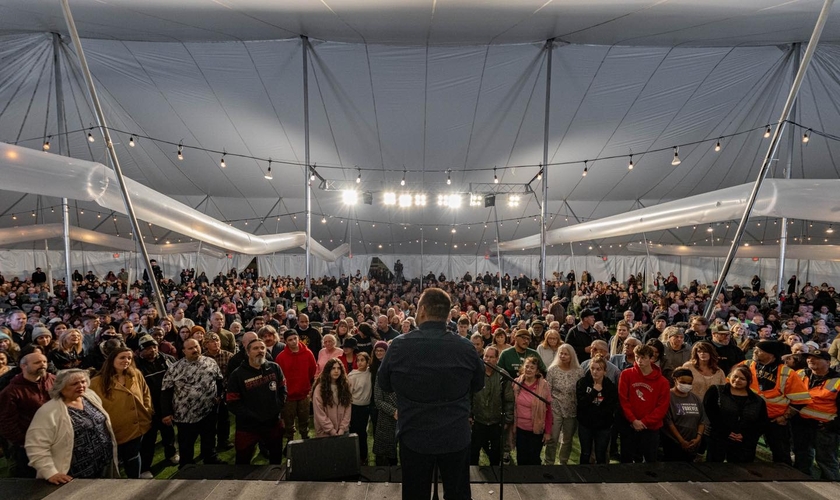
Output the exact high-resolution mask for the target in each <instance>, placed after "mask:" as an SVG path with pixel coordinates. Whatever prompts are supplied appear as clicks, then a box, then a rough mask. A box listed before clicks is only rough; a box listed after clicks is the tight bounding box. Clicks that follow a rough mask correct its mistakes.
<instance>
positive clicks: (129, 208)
mask: <svg viewBox="0 0 840 500" xmlns="http://www.w3.org/2000/svg"><path fill="white" fill-rule="evenodd" d="M61 8H62V10H63V11H64V19H65V21H67V29H68V30H69V31H70V38H71V39H72V40H73V46H74V47H75V49H76V56H77V57H78V58H79V65H80V66H81V68H82V74H83V75H84V77H85V82H86V83H87V87H88V92H89V93H90V100H91V101H92V103H93V108H94V111H96V121H97V125H98V126H99V129H100V130H101V131H102V135H103V136H104V138H105V146H106V148H107V149H108V155H109V156H110V158H111V163H112V164H113V167H114V174H115V176H116V178H117V182H118V184H119V186H120V192H121V193H122V199H123V203H125V212H126V215H128V220H129V221H130V222H131V227H132V229H133V230H134V234H135V238H136V241H137V244H138V245H140V251H141V252H142V253H143V260H144V262H143V264H144V265H145V266H146V271H147V272H148V274H149V278H150V279H149V281H150V282H151V285H152V291H153V293H154V295H155V305H156V307H157V309H158V314H159V315H160V317H163V316H164V315H165V314H166V305H165V304H164V302H163V296H162V295H161V294H160V288H159V287H158V282H157V280H156V279H155V274H154V271H153V270H152V263H151V262H150V258H149V251H148V250H147V249H146V243H145V242H144V241H143V235H142V233H140V224H139V223H138V222H137V217H136V216H135V214H134V206H133V205H132V204H131V196H130V195H129V193H128V189H127V188H126V185H125V178H124V177H123V173H122V167H120V160H119V158H117V150H116V149H114V142H113V141H112V140H111V131H110V130H109V129H108V124H107V123H106V121H105V113H104V111H103V110H102V104H101V103H100V102H99V97H98V96H97V95H96V86H94V84H93V76H92V75H91V74H90V68H88V64H87V58H85V53H84V51H83V50H82V40H81V39H80V38H79V32H78V31H76V22H75V21H73V13H72V12H70V5H69V3H68V0H61ZM65 221H66V219H65ZM65 224H66V222H65ZM68 272H69V268H68Z"/></svg>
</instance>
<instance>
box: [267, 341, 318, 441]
mask: <svg viewBox="0 0 840 500" xmlns="http://www.w3.org/2000/svg"><path fill="white" fill-rule="evenodd" d="M283 340H284V341H285V343H286V348H285V349H283V350H282V351H280V354H278V355H277V358H276V359H275V360H274V362H275V363H277V364H278V365H280V369H281V370H283V376H284V377H285V378H286V387H287V389H288V396H287V397H286V404H285V405H283V423H284V426H285V429H286V433H285V435H286V439H287V440H288V441H291V440H292V439H294V436H295V419H297V424H298V430H299V431H300V436H301V438H303V439H308V438H309V399H310V398H309V393H310V391H311V390H312V381H313V380H314V379H315V369H316V367H317V363H316V362H315V356H314V355H313V354H312V351H310V350H309V349H308V348H307V347H306V346H305V345H304V344H303V342H301V341H300V337H299V336H298V332H297V330H295V329H290V330H286V331H285V333H284V334H283Z"/></svg>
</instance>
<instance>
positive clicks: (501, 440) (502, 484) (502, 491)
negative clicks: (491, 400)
mask: <svg viewBox="0 0 840 500" xmlns="http://www.w3.org/2000/svg"><path fill="white" fill-rule="evenodd" d="M481 362H482V363H484V366H486V367H488V368H490V369H492V370H493V371H494V372H496V373H498V374H499V375H500V376H501V377H502V380H501V387H502V390H501V391H499V392H500V395H499V396H500V397H501V399H502V406H501V417H502V419H501V426H502V432H501V436H500V437H499V452H500V456H501V457H502V459H501V461H500V463H499V500H504V499H505V459H504V452H505V419H506V418H507V413H506V412H505V381H507V382H510V383H513V384H516V385H518V386H519V387H520V388H521V389H524V390H525V391H527V392H529V393H531V395H532V396H534V397H535V398H537V399H539V400H540V401H542V402H543V403H545V404H546V405H547V406H548V405H550V404H551V403H550V402H549V401H548V400H547V399H545V398H544V397H542V396H540V395H539V394H537V393H536V392H534V391H532V390H531V389H529V388H528V387H525V385H523V384H522V383H520V382H519V381H518V380H516V379H515V378H513V377H511V376H510V374H508V372H506V371H505V370H503V369H501V368H499V367H498V366H496V365H491V364H489V363H487V362H486V361H484V360H483V359H482V360H481ZM515 404H516V402H515V401H514V405H515ZM513 425H516V422H513Z"/></svg>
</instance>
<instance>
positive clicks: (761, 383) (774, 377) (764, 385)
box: [743, 340, 811, 465]
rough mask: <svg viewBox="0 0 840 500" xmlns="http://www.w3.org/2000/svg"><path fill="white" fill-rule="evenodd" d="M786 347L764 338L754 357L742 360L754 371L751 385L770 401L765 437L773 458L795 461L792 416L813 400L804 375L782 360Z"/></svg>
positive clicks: (777, 460) (754, 352)
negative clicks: (792, 451)
mask: <svg viewBox="0 0 840 500" xmlns="http://www.w3.org/2000/svg"><path fill="white" fill-rule="evenodd" d="M786 347H787V346H785V345H784V344H782V343H781V342H779V341H776V340H762V341H761V342H759V343H758V345H756V346H755V349H754V350H753V359H752V360H747V361H744V363H743V364H744V365H745V366H747V367H748V368H749V369H750V371H751V372H752V376H753V381H752V384H751V385H750V389H752V391H753V392H755V393H756V394H758V395H759V396H761V397H762V398H764V401H765V402H766V403H767V417H768V418H769V419H770V424H769V425H768V426H767V430H766V431H765V433H764V441H765V442H766V443H767V446H769V447H770V451H771V452H772V453H773V461H774V462H778V463H785V464H788V465H793V461H792V460H791V459H790V451H791V443H790V426H789V424H790V420H791V419H792V418H793V416H794V415H795V414H796V413H798V412H799V411H800V410H801V409H802V408H805V407H806V406H807V405H808V404H809V403H811V396H810V395H809V394H808V388H807V387H806V386H805V383H804V382H802V379H801V378H799V377H798V376H797V375H796V372H794V371H793V370H791V369H790V368H788V367H787V366H786V365H785V364H784V363H783V362H782V355H783V354H784V353H785V348H786Z"/></svg>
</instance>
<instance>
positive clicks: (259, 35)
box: [0, 0, 840, 261]
mask: <svg viewBox="0 0 840 500" xmlns="http://www.w3.org/2000/svg"><path fill="white" fill-rule="evenodd" d="M277 4H278V3H277V2H267V1H260V0H242V1H238V2H232V3H226V4H224V5H222V4H219V3H216V2H210V1H204V0H189V1H184V2H177V5H173V4H172V2H162V1H159V0H152V1H148V2H143V3H142V5H134V4H130V3H128V2H122V1H117V2H109V3H107V4H102V3H101V2H96V1H93V0H79V1H74V2H71V7H72V8H73V10H74V13H75V17H76V20H77V23H78V25H79V29H80V33H81V35H82V37H83V40H82V43H83V45H84V47H85V51H86V53H87V56H88V60H89V63H90V65H91V71H92V73H93V75H94V78H95V80H96V84H97V86H98V89H99V94H100V98H101V99H102V100H103V104H104V107H105V110H106V114H107V117H108V123H109V124H110V126H111V128H112V133H113V135H114V137H115V140H116V142H118V144H117V150H118V154H119V156H120V160H121V163H122V166H123V169H124V171H125V174H126V176H127V177H129V178H131V179H134V180H136V181H137V182H139V183H141V184H143V185H145V186H148V187H150V188H152V189H153V190H155V191H158V192H160V193H162V194H163V195H166V196H168V197H171V198H173V199H174V200H177V201H178V202H181V203H183V204H185V205H188V206H190V207H192V208H194V209H195V210H197V211H199V212H201V213H203V214H206V215H207V216H209V217H211V218H214V219H217V220H219V221H222V222H227V223H230V224H232V225H233V226H234V227H235V228H237V229H239V230H242V231H245V232H247V233H252V234H255V235H257V236H265V235H270V234H277V233H291V232H295V231H301V230H303V210H304V200H303V192H304V182H305V179H306V177H307V176H306V173H305V168H304V167H303V156H304V153H303V144H304V141H303V129H304V117H303V106H302V97H303V93H304V89H303V75H302V67H303V64H302V63H303V61H302V53H303V51H302V42H301V40H300V38H299V35H308V36H310V37H311V40H310V43H311V47H310V52H309V54H310V56H309V60H308V62H309V96H310V115H311V116H310V134H311V139H310V140H311V151H312V153H311V163H312V164H314V165H316V170H317V173H318V175H319V176H321V177H322V178H323V179H326V180H327V181H329V182H328V184H329V185H335V186H340V185H341V183H347V184H350V185H353V184H354V182H353V181H354V180H355V179H356V177H357V176H358V175H359V173H361V176H362V183H361V184H359V188H360V189H361V190H364V191H370V192H372V193H373V199H374V202H373V205H372V206H366V205H357V206H355V207H352V208H350V207H347V206H346V205H344V204H343V203H342V199H341V193H339V192H337V191H329V190H321V189H317V184H319V183H320V181H318V182H316V183H315V184H316V188H315V189H313V200H314V202H313V212H314V215H313V237H314V239H315V240H316V241H317V242H319V243H320V244H321V245H323V246H324V247H326V248H327V249H329V250H332V249H334V248H336V247H338V246H339V245H341V244H343V243H350V245H351V247H352V249H351V252H352V253H354V254H360V255H362V254H364V255H391V256H393V255H417V254H420V253H421V240H422V253H424V254H434V255H442V256H444V255H471V256H476V257H478V258H480V259H484V256H485V255H488V254H490V255H493V256H494V257H495V250H496V248H495V243H494V240H495V239H496V229H497V228H496V224H495V223H496V218H498V220H499V221H500V222H501V223H500V224H499V226H498V231H499V235H500V239H501V241H512V240H517V239H519V238H522V237H527V236H531V235H534V234H537V233H538V230H539V222H538V217H537V216H538V214H539V208H538V203H541V202H542V199H541V198H542V196H541V191H542V185H541V181H540V180H536V179H534V178H535V176H536V174H537V173H538V171H539V167H538V164H539V163H540V162H541V160H542V148H543V132H544V130H543V123H544V113H545V106H544V98H545V77H546V66H545V57H544V55H545V51H544V40H546V39H548V38H553V37H556V38H557V39H558V44H557V46H556V48H555V49H554V51H553V70H552V75H551V78H552V79H551V81H552V85H551V95H552V101H551V108H550V110H549V115H550V120H549V135H548V144H549V148H548V149H549V163H550V166H549V167H548V171H549V199H548V201H547V204H548V212H549V214H551V215H552V217H551V220H550V221H549V229H558V228H563V227H567V226H570V225H573V224H575V223H577V222H585V221H591V220H594V219H600V218H603V217H608V216H613V215H616V214H621V213H625V212H628V211H630V210H633V209H638V208H641V207H649V206H651V205H656V204H659V203H662V202H668V201H674V200H677V201H678V200H682V199H683V198H686V197H688V196H694V195H702V194H704V193H708V192H711V191H715V190H718V189H722V188H727V187H733V186H738V185H741V184H744V183H747V182H751V181H752V180H753V179H754V177H755V175H756V173H757V171H758V168H759V166H760V161H761V159H762V158H763V155H764V153H765V151H766V144H767V140H766V139H764V138H763V132H764V129H765V128H766V127H767V126H768V124H772V122H773V121H774V120H775V119H776V118H777V115H778V112H779V109H780V108H781V104H782V101H783V99H784V97H785V95H786V92H787V89H788V87H789V85H790V82H791V79H792V74H793V71H794V70H795V68H794V67H793V65H794V57H793V49H792V46H791V45H790V44H791V43H795V42H802V41H805V40H807V37H808V35H809V33H810V30H811V28H812V27H813V23H814V21H815V20H816V15H817V12H818V10H819V8H820V6H821V4H822V2H819V1H799V2H789V1H785V2H782V1H774V2H767V1H766V0H761V1H759V0H748V1H743V2H738V3H737V4H736V5H732V4H731V2H723V1H718V0H714V1H708V2H689V1H671V2H654V1H642V0H635V1H632V0H623V1H620V2H611V3H609V5H602V3H601V2H558V1H555V2H545V1H540V2H528V1H526V2H515V3H513V4H509V3H506V2H479V1H478V0H469V1H459V2H440V1H439V2H418V1H414V0H405V1H401V2H399V3H397V2H392V3H388V2H385V3H383V2H372V1H369V0H362V1H357V2H344V1H340V2H332V1H326V2H315V1H311V0H295V1H291V2H282V3H280V4H281V5H277ZM833 12H834V16H833V17H831V18H830V19H829V23H828V25H827V26H826V30H825V33H824V36H823V43H822V44H821V45H820V47H819V48H818V49H817V53H816V56H815V59H814V61H813V63H812V67H811V70H810V72H809V74H808V76H807V77H806V80H805V83H804V85H803V88H802V91H801V93H800V98H799V107H798V110H797V113H796V114H795V115H794V116H792V117H791V120H792V121H793V122H795V124H791V125H789V126H788V127H787V131H788V133H791V134H794V135H795V136H796V140H795V141H794V148H793V149H792V150H791V149H790V147H789V143H788V141H787V140H786V139H783V141H782V147H781V149H780V153H779V161H778V162H776V163H774V167H773V168H772V170H771V174H770V176H771V177H776V178H780V177H783V169H784V168H785V166H786V165H787V162H788V158H790V161H791V164H792V169H791V177H792V178H794V179H837V178H838V177H840V168H838V166H837V161H836V158H837V153H838V152H840V151H838V146H840V145H839V144H838V142H837V137H835V136H834V135H832V133H833V132H832V131H834V130H836V129H837V128H838V126H840V106H838V103H837V102H836V95H838V90H840V88H838V85H840V78H839V77H840V47H838V46H836V45H834V44H833V42H837V41H840V21H837V19H838V17H837V14H840V7H835V8H834V11H833ZM0 14H2V15H0V34H4V35H5V36H3V37H2V38H0V61H2V64H0V141H2V142H7V143H13V144H19V145H21V146H25V147H30V148H33V149H41V147H42V145H43V142H44V140H45V138H46V137H50V138H51V144H52V149H51V150H50V152H52V153H55V152H56V146H57V143H58V141H57V138H56V134H57V130H58V126H57V122H56V110H55V107H56V96H55V83H54V81H53V71H54V67H53V53H52V39H51V35H50V34H49V32H59V33H64V32H66V28H65V26H64V20H63V18H62V17H61V12H60V9H59V8H58V5H57V4H55V3H54V2H46V1H35V2H32V1H29V2H22V1H18V0H10V1H8V2H4V4H3V5H2V6H0ZM208 42H217V43H208ZM800 50H804V47H802V48H800ZM59 59H60V61H61V63H60V64H61V65H62V71H63V77H64V78H63V89H64V92H63V96H62V97H63V99H64V101H65V103H66V108H67V115H66V124H67V129H68V130H70V131H72V132H71V133H70V134H69V136H68V137H69V140H70V152H69V153H70V155H71V156H73V157H76V158H80V159H85V160H90V161H95V162H100V163H104V164H106V165H107V158H106V156H107V155H106V154H105V149H104V146H103V144H102V141H101V136H100V135H99V133H98V131H96V130H93V131H92V133H93V135H94V136H95V139H97V140H96V142H93V143H91V142H89V141H88V140H87V135H88V133H89V132H91V127H92V126H93V124H94V123H95V120H94V118H93V114H92V112H91V108H90V106H89V103H88V101H87V98H86V96H87V94H86V91H85V89H84V86H83V85H81V77H80V73H79V69H78V65H77V64H76V60H75V55H74V54H73V51H72V49H71V48H70V47H69V46H68V45H67V39H66V38H63V39H62V49H61V52H60V58H59ZM809 129H811V130H810V132H809V133H810V138H811V140H810V141H809V142H808V143H807V145H806V144H803V143H802V142H801V141H800V137H801V135H802V134H803V133H804V132H806V131H808V130H809ZM131 137H133V138H134V139H135V143H136V147H130V146H129V144H128V142H129V138H131ZM721 137H723V139H722V140H721V143H722V150H721V151H720V152H715V151H714V146H715V143H716V142H717V141H718V139H719V138H721ZM179 144H182V145H183V146H184V149H183V151H184V159H183V161H180V160H178V159H177V158H176V156H175V153H176V151H177V149H178V145H179ZM677 145H679V146H681V147H680V149H679V154H680V157H681V159H682V163H681V164H680V165H678V166H672V165H671V163H670V160H671V158H672V156H673V151H672V147H673V146H677ZM208 150H209V151H208ZM223 151H226V152H227V153H228V154H227V156H226V168H222V167H221V166H220V165H219V160H220V158H221V156H222V152H223ZM630 154H633V155H634V156H633V161H634V164H635V168H634V169H633V170H632V171H630V170H628V169H627V163H628V159H629V155H630ZM238 155H241V156H238ZM269 159H271V160H272V165H273V172H274V179H273V180H272V181H267V180H266V179H264V177H263V176H264V173H265V170H266V168H267V166H268V160H269ZM584 160H587V163H586V165H587V168H588V175H587V176H586V177H582V176H581V172H582V171H583V168H584V163H583V162H584ZM494 173H495V174H497V175H498V177H499V178H500V180H501V183H500V185H499V186H500V187H493V176H494ZM403 176H405V178H406V182H407V184H406V186H405V187H404V188H401V187H400V180H401V179H402V178H403ZM447 177H451V180H452V184H451V185H448V184H447V183H446V180H447ZM532 180H533V182H532ZM529 183H530V189H532V190H533V191H534V192H535V193H537V194H533V193H530V194H528V193H527V189H528V188H525V187H524V186H526V185H528V184H529ZM501 186H506V187H505V189H513V190H522V191H525V192H526V193H525V194H523V196H522V201H521V202H520V204H519V205H518V206H515V207H510V206H508V203H507V197H506V196H505V195H504V194H499V195H498V196H497V200H496V204H497V213H496V212H494V211H493V210H492V209H489V208H484V207H483V206H482V207H469V206H466V205H467V204H466V203H465V206H462V207H461V208H459V209H457V210H456V209H442V208H440V207H438V206H436V205H435V198H436V196H437V194H439V193H449V192H461V193H470V192H488V191H492V190H502V187H501ZM0 187H2V186H0ZM387 190H392V191H396V192H398V193H399V192H403V191H405V192H410V193H418V192H424V193H427V194H428V195H429V199H428V202H429V204H428V205H427V206H426V207H425V208H411V209H401V208H395V207H385V206H383V205H382V199H381V195H382V193H383V192H384V191H387ZM2 195H3V196H2V197H0V227H14V226H18V225H26V224H30V223H36V222H37V223H39V224H42V223H57V222H59V221H60V213H59V212H60V211H59V210H57V209H55V208H56V207H57V206H58V203H59V199H58V198H55V197H52V196H45V195H35V194H27V193H23V192H11V191H3V192H2ZM66 195H67V197H68V198H70V199H71V200H75V199H76V198H77V197H76V196H74V193H66ZM465 201H466V199H465ZM812 201H813V202H814V203H819V202H820V200H812ZM71 203H72V208H73V210H72V218H71V222H72V224H73V225H74V226H78V227H81V228H84V229H89V230H94V231H97V232H101V233H106V234H108V235H112V236H121V237H125V236H128V234H129V233H130V232H131V229H130V227H129V225H128V221H127V219H126V218H125V217H123V216H121V215H120V214H116V213H112V212H111V211H110V210H107V209H103V208H102V207H100V206H98V205H95V204H92V203H90V202H85V201H71ZM54 209H55V211H53V210H54ZM32 214H34V217H32ZM322 218H323V220H324V222H323V223H322V222H321V220H322ZM115 219H116V220H115ZM758 224H760V225H758ZM144 226H145V224H144ZM828 228H829V224H828V222H827V221H826V219H820V220H816V221H811V220H804V219H797V220H796V221H794V224H793V225H791V226H790V234H791V237H792V238H794V237H795V238H798V239H799V240H802V239H804V238H809V237H813V238H814V241H812V242H811V243H826V242H827V243H838V242H837V241H834V238H833V237H832V236H831V235H829V234H826V232H825V231H826V229H828ZM453 229H454V230H455V231H454V232H453ZM732 233H734V226H733V227H732V229H731V232H730V233H726V231H724V230H721V231H720V232H717V231H716V232H715V234H714V236H713V237H714V238H721V241H726V240H727V236H728V235H729V236H730V237H731V234H732ZM778 233H779V231H778V220H777V219H776V218H773V217H762V218H760V219H756V220H754V221H752V222H751V224H750V227H749V228H748V232H747V234H746V236H745V241H747V242H750V243H751V244H761V243H762V242H764V243H766V244H768V245H769V244H775V241H776V239H777V238H778ZM838 234H840V233H838ZM144 235H145V236H146V241H147V242H149V243H152V242H155V241H156V242H158V243H163V242H164V241H166V240H171V241H172V242H173V243H175V242H177V241H178V240H181V241H182V242H184V243H186V242H188V241H189V236H188V235H184V234H178V233H173V232H171V231H169V230H167V229H162V228H159V227H156V226H150V227H149V229H148V233H146V232H145V230H144ZM709 238H710V235H708V234H707V233H706V232H705V231H704V228H700V229H697V228H696V227H690V226H681V227H679V228H678V229H677V228H676V225H675V227H674V228H672V229H670V230H661V229H658V230H655V231H650V232H647V233H645V234H632V235H625V236H620V237H615V238H611V239H598V240H596V241H585V242H579V243H575V244H574V245H573V247H570V246H569V245H556V246H555V247H553V248H549V249H548V252H549V253H550V254H552V253H553V254H556V253H564V254H567V255H570V254H571V253H574V255H576V256H580V255H590V256H597V255H599V251H600V250H601V247H602V246H605V245H606V246H608V245H616V249H618V245H622V246H626V244H627V243H629V242H631V241H632V242H637V241H640V240H642V239H644V240H648V241H653V242H656V243H662V244H685V245H693V244H697V245H708V244H710V243H711V242H710V241H708V240H709ZM824 240H827V241H824ZM83 245H84V244H80V243H76V244H74V249H77V250H82V249H85V247H84V246H83ZM456 245H457V248H456ZM6 246H8V245H6ZM50 246H51V248H57V245H55V244H52V243H51V245H50ZM590 247H591V248H592V249H591V250H590ZM17 248H30V249H31V248H43V244H41V243H19V244H17ZM511 252H513V253H518V254H522V253H523V252H522V250H511ZM524 253H526V254H532V253H534V250H533V249H531V250H526V251H525V252H524ZM404 261H405V260H404Z"/></svg>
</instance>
